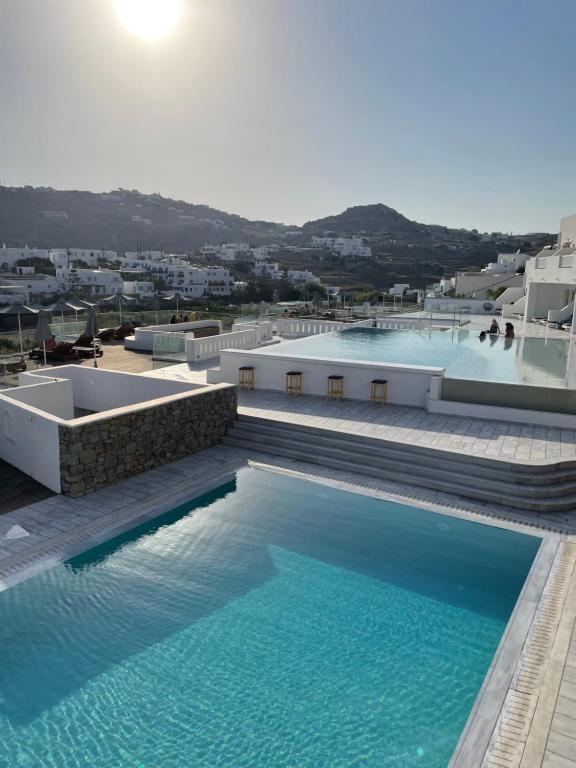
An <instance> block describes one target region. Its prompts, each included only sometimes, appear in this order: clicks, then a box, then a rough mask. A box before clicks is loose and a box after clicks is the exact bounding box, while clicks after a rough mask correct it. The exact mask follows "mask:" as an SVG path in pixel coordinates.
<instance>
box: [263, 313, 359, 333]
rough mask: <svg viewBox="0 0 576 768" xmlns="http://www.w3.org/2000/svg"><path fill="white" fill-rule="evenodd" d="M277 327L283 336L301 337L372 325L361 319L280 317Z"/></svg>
mask: <svg viewBox="0 0 576 768" xmlns="http://www.w3.org/2000/svg"><path fill="white" fill-rule="evenodd" d="M275 324H276V329H277V331H278V333H279V334H280V335H281V336H285V337H290V336H292V337H294V338H300V337H302V336H316V335H318V334H320V333H332V332H333V331H338V330H340V329H341V328H354V327H355V326H356V327H364V328H367V327H369V326H370V324H371V323H370V321H369V320H360V321H359V322H357V323H340V322H337V321H334V320H299V319H298V318H296V317H294V318H292V317H291V318H287V317H280V318H278V320H276V323H275Z"/></svg>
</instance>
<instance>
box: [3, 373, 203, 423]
mask: <svg viewBox="0 0 576 768" xmlns="http://www.w3.org/2000/svg"><path fill="white" fill-rule="evenodd" d="M55 371H56V372H57V374H58V378H59V379H64V380H66V381H67V382H68V383H69V384H70V385H71V388H72V389H71V396H72V402H73V406H74V405H75V406H76V407H77V408H82V409H84V410H87V411H95V412H101V411H109V410H113V409H115V408H125V407H126V406H129V405H136V404H137V403H143V402H146V401H148V400H156V399H158V398H161V397H169V396H170V395H177V394H180V393H183V392H189V391H190V390H191V389H197V388H199V387H200V385H197V384H192V383H190V382H182V381H173V380H168V379H160V378H157V377H152V376H142V375H141V374H138V373H124V372H123V371H106V370H103V369H102V368H91V367H88V366H80V365H62V366H59V367H58V368H57V369H55V368H41V369H40V370H38V371H29V372H26V373H21V374H20V375H19V377H18V380H19V382H20V384H22V385H25V384H32V383H34V384H38V383H39V382H41V381H42V380H45V379H47V378H48V379H54V372H55ZM22 389H28V387H22V388H20V387H19V388H17V389H16V390H15V391H16V392H18V391H21V390H22ZM43 391H44V390H40V392H41V393H43ZM42 396H43V395H42ZM41 407H42V408H44V406H43V405H42V406H41ZM55 415H60V414H55ZM61 418H69V419H70V418H74V410H73V408H72V414H71V415H67V416H61Z"/></svg>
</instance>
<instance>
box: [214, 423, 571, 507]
mask: <svg viewBox="0 0 576 768" xmlns="http://www.w3.org/2000/svg"><path fill="white" fill-rule="evenodd" d="M224 443H225V444H227V445H233V446H236V447H239V448H247V449H251V450H258V451H261V452H264V453H271V454H274V455H278V456H283V457H285V458H291V459H297V460H300V461H308V462H311V463H314V464H319V465H323V466H327V467H332V468H334V469H343V470H349V471H351V472H358V473H360V474H365V475H370V476H372V477H378V478H381V479H386V480H392V481H395V482H399V483H405V484H408V485H418V486H424V487H426V488H430V489H434V490H440V491H443V492H446V493H452V494H456V495H459V496H466V497H469V498H473V499H480V500H483V501H491V502H495V503H498V504H504V505H508V506H511V507H515V508H520V509H526V510H532V511H537V512H560V511H566V510H568V509H573V508H574V507H576V462H574V461H567V462H556V463H553V464H548V465H546V464H537V465H525V464H521V463H519V462H518V463H517V462H513V461H509V460H501V459H497V458H494V459H491V458H487V457H476V456H471V455H469V454H461V453H456V452H452V451H443V450H437V449H435V448H431V447H426V446H415V445H411V444H405V443H397V442H393V441H389V440H380V439H378V438H370V437H365V436H358V435H349V434H347V433H344V432H336V431H333V430H328V429H321V428H314V427H307V426H301V425H298V424H289V423H283V422H279V421H276V420H272V419H265V418H258V417H251V416H241V417H240V418H239V419H238V420H237V421H236V422H235V423H234V425H233V426H232V427H231V428H230V429H229V431H228V434H227V435H226V437H225V438H224Z"/></svg>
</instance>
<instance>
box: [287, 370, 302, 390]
mask: <svg viewBox="0 0 576 768" xmlns="http://www.w3.org/2000/svg"><path fill="white" fill-rule="evenodd" d="M286 392H287V393H288V394H289V395H301V394H302V371H288V373H287V374H286Z"/></svg>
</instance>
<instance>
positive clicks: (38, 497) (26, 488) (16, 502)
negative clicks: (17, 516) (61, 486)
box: [0, 459, 55, 515]
mask: <svg viewBox="0 0 576 768" xmlns="http://www.w3.org/2000/svg"><path fill="white" fill-rule="evenodd" d="M54 495H55V494H54V493H53V492H52V491H50V490H49V489H48V488H45V487H44V486H43V485H40V483H37V482H36V480H33V479H32V478H31V477H28V475H25V474H24V472H20V470H19V469H16V467H13V466H11V465H10V464H7V463H6V462H5V461H2V460H1V459H0V515H3V514H5V513H6V512H12V511H14V510H15V509H20V507H27V506H28V505H29V504H34V502H36V501H42V500H43V499H49V498H50V497H51V496H54Z"/></svg>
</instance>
